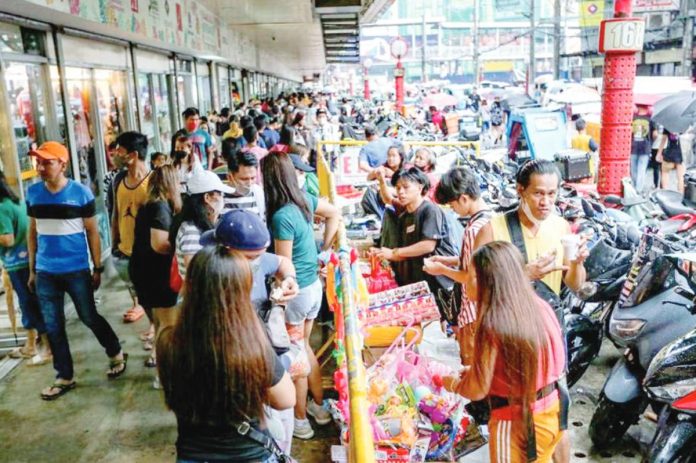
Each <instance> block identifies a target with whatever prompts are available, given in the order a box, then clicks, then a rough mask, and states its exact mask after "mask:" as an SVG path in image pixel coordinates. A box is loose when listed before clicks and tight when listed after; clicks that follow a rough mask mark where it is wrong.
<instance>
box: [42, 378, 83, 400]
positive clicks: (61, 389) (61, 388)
mask: <svg viewBox="0 0 696 463" xmlns="http://www.w3.org/2000/svg"><path fill="white" fill-rule="evenodd" d="M75 386H77V383H76V382H75V381H73V382H72V383H68V384H63V383H58V382H55V383H53V384H52V385H51V389H58V392H57V393H55V394H45V393H43V392H42V393H41V398H42V399H43V400H56V399H57V398H58V397H60V396H62V395H65V394H67V393H68V392H70V391H72V390H73V389H75Z"/></svg>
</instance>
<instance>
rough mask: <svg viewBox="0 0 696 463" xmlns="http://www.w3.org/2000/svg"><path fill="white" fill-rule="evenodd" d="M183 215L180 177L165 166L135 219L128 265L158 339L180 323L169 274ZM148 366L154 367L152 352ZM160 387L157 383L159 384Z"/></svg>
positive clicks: (153, 178)
mask: <svg viewBox="0 0 696 463" xmlns="http://www.w3.org/2000/svg"><path fill="white" fill-rule="evenodd" d="M179 211H181V194H180V193H179V174H178V171H177V169H176V167H174V166H171V165H165V166H162V167H159V168H157V169H155V170H154V171H152V174H151V177H150V183H149V185H148V200H147V202H146V203H145V204H144V205H143V206H142V207H141V208H140V209H139V210H138V216H137V217H136V219H135V233H134V236H135V239H134V241H133V253H132V255H131V259H130V262H129V264H128V271H129V274H130V278H131V281H132V282H133V286H134V287H135V292H136V294H137V295H138V301H139V302H140V304H142V306H143V307H144V308H145V311H146V312H147V314H148V317H149V318H150V320H151V322H152V324H153V325H154V339H155V340H156V339H157V335H158V333H159V332H160V331H161V330H162V328H163V327H165V326H169V325H172V324H173V323H174V320H175V319H176V310H175V309H174V306H175V305H176V299H177V293H175V292H174V291H172V289H171V287H170V285H169V272H170V268H171V263H172V257H173V255H174V249H173V248H172V246H171V243H170V241H169V229H170V228H171V226H172V220H173V218H174V215H175V214H178V213H179ZM145 365H146V366H148V367H154V366H155V365H156V362H155V353H154V352H152V354H151V355H150V358H148V359H147V361H146V362H145ZM155 383H156V384H155V387H157V381H155Z"/></svg>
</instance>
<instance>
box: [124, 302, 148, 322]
mask: <svg viewBox="0 0 696 463" xmlns="http://www.w3.org/2000/svg"><path fill="white" fill-rule="evenodd" d="M143 315H145V310H144V309H143V308H142V307H140V306H135V307H131V308H130V309H128V310H127V311H126V313H124V314H123V323H133V322H137V321H138V320H140V319H141V318H143Z"/></svg>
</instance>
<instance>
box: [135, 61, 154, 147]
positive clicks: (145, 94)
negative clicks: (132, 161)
mask: <svg viewBox="0 0 696 463" xmlns="http://www.w3.org/2000/svg"><path fill="white" fill-rule="evenodd" d="M138 94H139V95H140V111H141V112H140V125H141V130H142V133H143V134H144V135H145V136H147V141H148V145H147V152H148V154H150V153H154V152H155V151H158V150H159V147H158V142H159V140H158V139H157V133H156V131H157V130H156V126H155V114H154V113H153V109H152V95H150V82H149V79H148V75H147V74H139V75H138Z"/></svg>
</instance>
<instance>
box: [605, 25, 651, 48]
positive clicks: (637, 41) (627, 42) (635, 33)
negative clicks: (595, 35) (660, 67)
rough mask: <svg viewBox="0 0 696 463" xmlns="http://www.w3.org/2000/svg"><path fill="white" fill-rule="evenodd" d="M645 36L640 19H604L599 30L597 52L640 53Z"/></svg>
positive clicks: (643, 26)
mask: <svg viewBox="0 0 696 463" xmlns="http://www.w3.org/2000/svg"><path fill="white" fill-rule="evenodd" d="M644 36H645V21H644V20H643V19H642V18H614V19H605V20H604V21H602V25H601V26H600V28H599V52H600V53H606V52H608V51H627V52H628V51H633V52H636V51H641V50H643V37H644Z"/></svg>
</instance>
